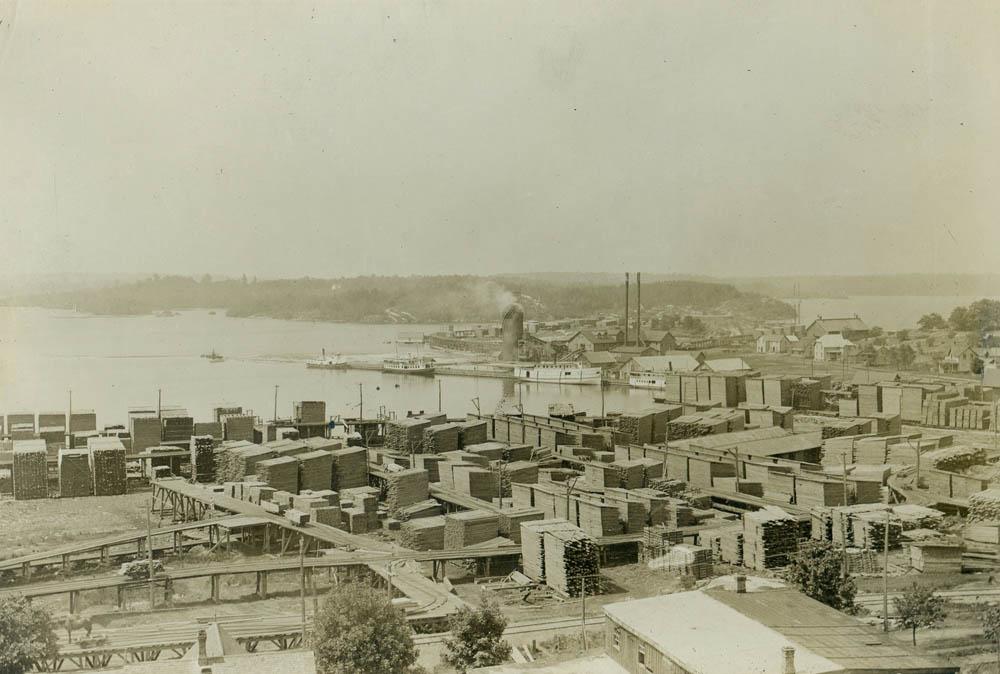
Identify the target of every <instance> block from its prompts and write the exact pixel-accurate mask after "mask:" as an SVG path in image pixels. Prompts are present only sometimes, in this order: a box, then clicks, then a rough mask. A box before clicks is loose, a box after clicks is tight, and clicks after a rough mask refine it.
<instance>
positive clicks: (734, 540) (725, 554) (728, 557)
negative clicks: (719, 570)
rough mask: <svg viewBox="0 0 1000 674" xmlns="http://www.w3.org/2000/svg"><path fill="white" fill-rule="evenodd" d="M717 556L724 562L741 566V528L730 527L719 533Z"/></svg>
mask: <svg viewBox="0 0 1000 674" xmlns="http://www.w3.org/2000/svg"><path fill="white" fill-rule="evenodd" d="M719 558H720V560H721V561H722V562H723V563H725V564H732V565H733V566H743V529H742V528H741V527H738V526H737V527H730V528H727V529H724V530H723V531H721V532H720V534H719Z"/></svg>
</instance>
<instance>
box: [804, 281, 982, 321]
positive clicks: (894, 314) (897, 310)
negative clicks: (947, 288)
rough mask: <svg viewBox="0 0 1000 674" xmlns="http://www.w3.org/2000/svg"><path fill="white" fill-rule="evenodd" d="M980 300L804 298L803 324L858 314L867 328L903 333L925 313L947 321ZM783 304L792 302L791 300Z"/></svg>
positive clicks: (941, 298)
mask: <svg viewBox="0 0 1000 674" xmlns="http://www.w3.org/2000/svg"><path fill="white" fill-rule="evenodd" d="M998 290H1000V288H998ZM981 299H984V298H983V297H981V296H977V297H949V296H944V297H941V296H920V295H917V296H912V297H896V296H875V295H859V296H856V297H847V298H843V299H803V300H802V322H803V323H805V324H806V325H809V324H810V323H812V322H813V320H815V319H816V318H817V317H818V316H826V317H827V318H841V317H844V316H853V315H854V314H857V315H858V316H860V317H861V318H862V319H864V321H865V323H867V324H868V325H879V326H881V327H882V328H884V329H885V330H902V329H904V328H915V327H917V321H919V320H920V317H921V316H923V315H925V314H929V313H938V314H941V315H942V316H944V317H945V318H948V315H949V314H950V313H951V311H952V309H954V308H955V307H959V306H966V305H968V304H971V303H972V302H975V301H976V300H981ZM985 299H994V300H995V299H1000V296H993V297H987V298H985ZM785 301H786V302H789V303H794V302H795V300H794V299H786V300H785Z"/></svg>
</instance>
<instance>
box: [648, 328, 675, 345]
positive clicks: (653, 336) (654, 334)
mask: <svg viewBox="0 0 1000 674" xmlns="http://www.w3.org/2000/svg"><path fill="white" fill-rule="evenodd" d="M641 334H642V339H643V340H644V341H647V342H662V341H663V339H664V338H665V337H671V338H673V335H671V334H670V332H669V331H668V330H646V329H645V328H643V330H642V333H641Z"/></svg>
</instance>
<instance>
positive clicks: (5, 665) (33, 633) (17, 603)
mask: <svg viewBox="0 0 1000 674" xmlns="http://www.w3.org/2000/svg"><path fill="white" fill-rule="evenodd" d="M58 652H59V649H58V645H57V643H56V632H55V626H54V624H53V622H52V616H51V615H50V614H49V612H48V611H46V610H45V609H43V608H40V607H38V606H35V605H33V604H32V603H31V602H29V601H28V600H27V599H25V598H24V597H12V598H9V599H0V672H2V674H23V673H24V672H27V671H28V670H30V669H31V668H32V666H33V665H34V663H36V662H39V661H43V660H47V659H51V658H54V657H55V656H56V655H57V654H58Z"/></svg>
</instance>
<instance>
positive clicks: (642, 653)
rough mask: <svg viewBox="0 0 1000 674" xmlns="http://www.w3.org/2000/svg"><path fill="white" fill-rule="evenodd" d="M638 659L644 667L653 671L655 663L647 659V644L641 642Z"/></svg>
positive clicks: (648, 670)
mask: <svg viewBox="0 0 1000 674" xmlns="http://www.w3.org/2000/svg"><path fill="white" fill-rule="evenodd" d="M638 659H639V664H640V665H642V666H643V668H644V669H645V670H646V671H647V672H651V671H653V665H652V664H651V663H650V662H649V661H648V660H647V659H646V646H645V644H639V655H638Z"/></svg>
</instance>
